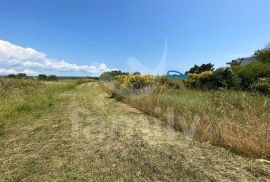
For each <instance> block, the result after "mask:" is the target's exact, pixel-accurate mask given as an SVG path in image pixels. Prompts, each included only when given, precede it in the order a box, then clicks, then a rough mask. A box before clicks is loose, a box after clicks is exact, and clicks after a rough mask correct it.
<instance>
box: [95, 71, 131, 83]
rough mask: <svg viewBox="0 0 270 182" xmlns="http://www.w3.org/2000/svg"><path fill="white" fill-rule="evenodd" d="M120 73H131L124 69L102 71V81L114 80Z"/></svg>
mask: <svg viewBox="0 0 270 182" xmlns="http://www.w3.org/2000/svg"><path fill="white" fill-rule="evenodd" d="M119 75H129V73H127V72H122V71H108V72H104V73H102V74H101V75H100V77H99V78H100V80H101V81H113V80H115V79H116V77H117V76H119Z"/></svg>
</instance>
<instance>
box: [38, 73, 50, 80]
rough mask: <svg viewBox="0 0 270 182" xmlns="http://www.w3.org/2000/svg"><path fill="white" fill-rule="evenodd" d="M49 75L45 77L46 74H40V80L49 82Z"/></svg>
mask: <svg viewBox="0 0 270 182" xmlns="http://www.w3.org/2000/svg"><path fill="white" fill-rule="evenodd" d="M47 78H48V77H47V75H44V74H40V75H38V80H47Z"/></svg>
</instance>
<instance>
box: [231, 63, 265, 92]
mask: <svg viewBox="0 0 270 182" xmlns="http://www.w3.org/2000/svg"><path fill="white" fill-rule="evenodd" d="M232 70H233V71H234V72H235V74H236V75H237V76H238V77H239V78H240V79H241V84H240V86H241V88H242V89H249V87H250V85H251V84H253V83H254V82H256V81H257V80H258V79H259V78H262V77H265V78H270V64H268V63H264V62H254V63H251V64H248V65H245V66H237V67H233V68H232Z"/></svg>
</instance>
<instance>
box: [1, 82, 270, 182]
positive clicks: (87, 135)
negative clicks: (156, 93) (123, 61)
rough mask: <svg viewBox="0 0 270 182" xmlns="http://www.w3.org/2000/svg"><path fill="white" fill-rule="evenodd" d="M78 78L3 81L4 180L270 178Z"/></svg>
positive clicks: (268, 171)
mask: <svg viewBox="0 0 270 182" xmlns="http://www.w3.org/2000/svg"><path fill="white" fill-rule="evenodd" d="M79 83H80V84H78V82H74V81H58V82H38V81H31V80H1V103H0V105H1V116H0V118H1V122H2V132H1V136H0V146H1V147H0V174H1V175H0V181H267V180H269V178H270V166H269V165H268V164H266V163H262V162H259V161H257V160H254V159H251V158H246V157H243V156H239V155H236V154H234V153H231V152H229V151H227V150H226V149H224V148H221V147H215V146H212V145H210V144H209V143H201V142H197V141H195V140H193V139H192V138H191V137H189V136H188V135H186V134H184V133H182V132H179V131H176V130H174V129H173V128H171V127H166V126H163V125H162V123H163V121H161V120H159V119H156V118H155V117H151V116H148V115H145V114H143V113H142V112H140V111H139V110H136V109H134V108H131V107H129V106H128V105H125V104H123V103H120V102H117V101H115V100H114V99H111V98H109V95H108V94H106V93H105V92H104V91H103V90H102V89H101V87H100V86H99V84H98V83H97V82H92V83H83V82H79ZM22 105H23V106H22ZM22 108H23V109H22Z"/></svg>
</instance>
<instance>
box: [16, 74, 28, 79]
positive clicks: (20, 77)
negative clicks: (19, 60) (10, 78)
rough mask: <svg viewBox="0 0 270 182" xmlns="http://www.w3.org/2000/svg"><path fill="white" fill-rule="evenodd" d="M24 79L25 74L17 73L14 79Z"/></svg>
mask: <svg viewBox="0 0 270 182" xmlns="http://www.w3.org/2000/svg"><path fill="white" fill-rule="evenodd" d="M26 77H27V75H26V74H25V73H18V74H17V75H16V78H18V79H22V78H26Z"/></svg>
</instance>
